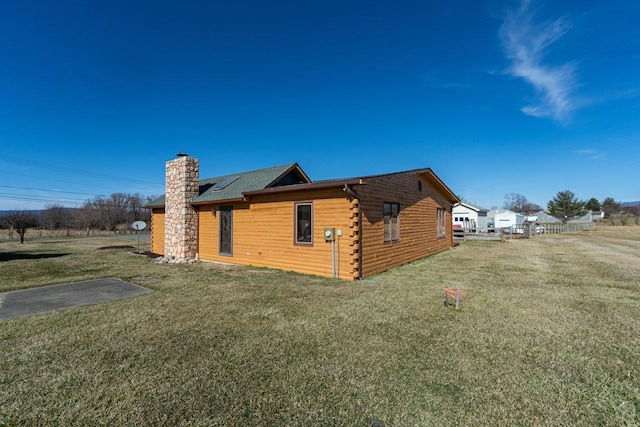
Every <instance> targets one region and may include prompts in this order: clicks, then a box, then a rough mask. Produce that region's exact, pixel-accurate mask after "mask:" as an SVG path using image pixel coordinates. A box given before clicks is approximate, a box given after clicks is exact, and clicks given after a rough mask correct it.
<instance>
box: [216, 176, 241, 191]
mask: <svg viewBox="0 0 640 427" xmlns="http://www.w3.org/2000/svg"><path fill="white" fill-rule="evenodd" d="M238 178H240V176H239V175H234V176H230V177H229V178H225V179H223V180H222V181H220V182H219V183H217V184H216V185H214V186H213V187H212V188H211V190H212V191H220V190H222V189H223V188H225V187H227V186H228V185H229V184H231V183H232V182H233V181H235V180H236V179H238Z"/></svg>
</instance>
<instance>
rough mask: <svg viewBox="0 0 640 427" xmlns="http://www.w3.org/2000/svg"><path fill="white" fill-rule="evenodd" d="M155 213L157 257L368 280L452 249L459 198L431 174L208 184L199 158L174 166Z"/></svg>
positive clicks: (261, 173)
mask: <svg viewBox="0 0 640 427" xmlns="http://www.w3.org/2000/svg"><path fill="white" fill-rule="evenodd" d="M166 178H167V181H166V194H165V195H164V196H162V197H160V198H158V199H156V200H154V201H153V202H151V203H150V204H149V205H148V206H147V207H148V208H150V209H151V210H152V216H151V251H152V252H155V253H158V254H162V255H163V256H164V257H165V260H167V261H172V262H173V261H181V260H188V259H202V260H210V261H221V262H227V263H232V264H242V265H252V266H258V267H269V268H277V269H282V270H290V271H297V272H301V273H307V274H315V275H320V276H327V277H337V278H340V279H348V280H353V279H361V278H364V277H367V276H371V275H372V274H376V273H379V272H382V271H385V270H388V269H390V268H393V267H396V266H399V265H401V264H405V263H408V262H411V261H415V260H417V259H420V258H423V257H425V256H428V255H431V254H434V253H437V252H440V251H443V250H445V249H448V248H450V247H451V246H452V245H453V237H452V231H451V224H452V221H451V212H452V206H453V204H454V203H457V202H459V200H458V198H457V197H456V196H455V194H454V193H453V192H452V191H451V190H450V189H449V188H448V187H447V186H446V185H445V184H444V183H443V182H442V181H441V180H440V179H439V178H438V177H437V176H436V174H435V173H433V171H432V170H431V169H429V168H425V169H416V170H410V171H405V172H397V173H388V174H383V175H374V176H365V177H360V178H348V179H335V180H326V181H317V182H312V181H311V180H310V179H309V178H308V177H307V175H306V174H305V173H304V171H303V170H302V169H301V168H300V166H298V164H297V163H293V164H288V165H283V166H277V167H271V168H267V169H260V170H255V171H250V172H244V173H238V174H233V175H226V176H220V177H216V178H209V179H203V180H200V179H199V163H198V159H196V158H193V157H189V156H187V155H179V157H178V158H176V159H173V160H171V161H169V162H167V164H166Z"/></svg>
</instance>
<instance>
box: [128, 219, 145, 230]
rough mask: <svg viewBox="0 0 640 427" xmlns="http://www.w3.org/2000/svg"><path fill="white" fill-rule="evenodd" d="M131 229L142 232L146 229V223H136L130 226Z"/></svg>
mask: <svg viewBox="0 0 640 427" xmlns="http://www.w3.org/2000/svg"><path fill="white" fill-rule="evenodd" d="M131 228H133V229H134V230H136V231H142V230H144V229H145V228H147V223H146V222H144V221H136V222H134V223H133V224H131Z"/></svg>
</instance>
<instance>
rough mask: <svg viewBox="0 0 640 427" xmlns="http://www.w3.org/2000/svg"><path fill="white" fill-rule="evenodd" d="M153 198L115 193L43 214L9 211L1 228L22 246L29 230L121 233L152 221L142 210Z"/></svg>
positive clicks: (0, 222)
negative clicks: (18, 239) (14, 233)
mask: <svg viewBox="0 0 640 427" xmlns="http://www.w3.org/2000/svg"><path fill="white" fill-rule="evenodd" d="M155 198H156V197H155V196H142V195H141V194H125V193H114V194H112V195H111V196H108V197H102V196H101V197H96V198H94V199H91V200H87V201H86V202H84V204H83V205H82V206H81V207H79V208H66V207H63V206H61V205H57V204H53V205H48V206H46V208H45V209H44V210H42V211H27V210H19V211H11V212H9V213H7V214H6V215H2V216H0V228H3V229H8V230H9V231H10V233H11V232H13V231H15V232H16V233H17V234H18V235H19V236H20V242H21V243H23V242H24V235H25V233H26V232H27V229H29V228H41V229H45V230H84V231H86V235H87V236H88V235H89V234H90V233H91V231H92V230H99V231H111V232H121V233H124V232H126V231H127V230H130V229H131V224H132V223H133V222H134V221H145V222H146V223H149V221H150V220H151V212H150V211H149V210H148V209H145V208H144V206H145V205H146V204H148V203H149V202H150V201H152V200H154V199H155Z"/></svg>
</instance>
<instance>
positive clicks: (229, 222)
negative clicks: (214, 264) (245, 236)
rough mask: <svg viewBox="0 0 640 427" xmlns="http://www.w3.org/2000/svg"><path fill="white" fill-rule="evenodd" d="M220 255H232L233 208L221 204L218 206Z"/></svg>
mask: <svg viewBox="0 0 640 427" xmlns="http://www.w3.org/2000/svg"><path fill="white" fill-rule="evenodd" d="M218 248H219V249H218V251H219V253H220V255H226V256H232V255H233V208H232V207H231V206H222V207H221V208H220V242H219V246H218Z"/></svg>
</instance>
